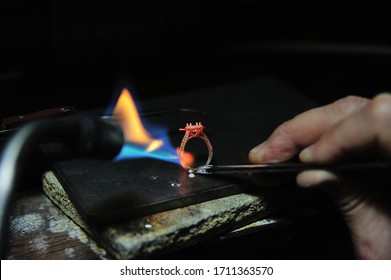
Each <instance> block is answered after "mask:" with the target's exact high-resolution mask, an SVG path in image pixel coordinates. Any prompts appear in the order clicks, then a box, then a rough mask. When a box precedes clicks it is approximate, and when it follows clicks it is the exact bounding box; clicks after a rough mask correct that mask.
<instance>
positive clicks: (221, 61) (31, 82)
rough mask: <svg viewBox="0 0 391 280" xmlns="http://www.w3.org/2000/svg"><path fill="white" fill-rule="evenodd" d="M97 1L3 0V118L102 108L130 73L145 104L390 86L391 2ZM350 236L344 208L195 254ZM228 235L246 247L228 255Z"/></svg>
mask: <svg viewBox="0 0 391 280" xmlns="http://www.w3.org/2000/svg"><path fill="white" fill-rule="evenodd" d="M97 2H98V1H73V0H68V1H49V0H43V1H20V0H15V1H1V3H0V98H1V100H0V118H1V117H5V116H10V115H17V114H24V113H29V112H33V111H36V110H40V109H45V108H50V107H55V106H63V105H72V106H75V107H76V108H77V109H78V110H87V109H94V108H102V107H105V106H106V105H108V104H109V102H110V100H111V98H112V95H113V94H114V92H115V91H116V89H117V87H118V85H119V84H120V83H122V82H125V81H126V82H128V83H131V84H132V86H133V88H134V89H135V93H136V95H137V97H138V99H139V100H143V99H147V98H151V97H155V96H162V95H165V94H174V93H180V92H183V91H188V90H192V89H198V88H205V87H209V86H214V85H220V84H227V83H230V82H234V81H239V80H245V79H251V78H254V77H265V76H271V77H275V78H278V79H279V80H281V81H282V82H284V83H286V84H288V85H290V86H292V87H293V88H295V89H297V90H298V91H299V92H301V93H303V94H305V95H307V96H309V97H311V98H313V99H314V100H315V101H317V102H318V103H320V104H324V103H327V102H330V101H332V100H335V99H337V98H339V97H342V96H345V95H348V94H355V95H361V96H366V97H372V96H373V95H375V94H376V93H378V92H381V91H390V90H391V79H390V75H389V72H390V70H389V69H390V66H391V32H390V31H391V30H390V29H391V24H390V23H389V8H388V6H385V5H380V4H379V3H377V2H375V1H370V2H369V1H367V2H366V3H363V4H357V3H355V4H350V5H347V4H346V5H344V4H341V2H342V1H339V2H338V3H337V4H334V3H332V2H330V1H316V3H317V4H308V3H305V2H304V1H266V0H264V1H250V0H241V1H213V0H209V1H207V0H198V1H164V0H150V1H145V0H135V1H108V2H105V3H97ZM292 3H294V4H292ZM238 94H240V93H238ZM254 100H257V102H261V101H262V92H259V95H257V96H254ZM205 102H208V100H205ZM162 106H166V107H171V106H170V104H162ZM336 217H337V220H336V219H335V218H336ZM331 223H333V224H331ZM330 225H331V226H330ZM276 239H277V242H279V244H280V246H279V247H278V248H279V249H278V250H277V251H276V246H275V245H276V243H275V242H276V241H275V240H276ZM348 239H349V238H348V235H347V232H346V228H345V227H344V226H343V222H342V220H341V218H340V217H339V216H338V213H334V214H330V213H326V214H325V215H324V216H320V217H318V219H317V220H313V219H310V220H305V221H301V222H299V224H298V225H297V224H296V225H293V226H287V227H285V228H284V229H283V230H281V229H275V230H272V229H271V230H266V231H265V232H263V233H262V232H261V233H258V234H256V235H251V236H247V237H245V238H241V239H237V238H236V239H235V238H233V239H230V240H228V241H226V242H223V243H217V245H216V243H215V245H213V243H212V244H210V243H207V244H204V245H200V246H198V247H196V248H193V251H192V255H191V256H193V257H194V258H198V257H199V258H203V257H205V255H204V254H205V251H204V250H205V249H206V248H208V247H212V248H217V249H216V250H214V252H215V255H210V256H209V257H210V258H213V257H218V258H222V257H227V258H229V257H231V255H233V256H232V257H233V258H236V257H237V258H239V257H240V256H241V255H240V254H243V257H244V258H246V257H247V256H248V253H249V252H247V251H246V250H249V248H250V249H251V248H253V249H252V250H253V251H254V252H250V253H257V254H259V252H264V253H263V254H264V255H261V257H262V256H263V257H265V258H300V252H301V253H302V256H304V258H309V257H315V258H337V259H338V258H351V257H352V251H351V248H350V244H349V240H348ZM260 240H263V242H260V243H258V242H259V241H260ZM292 240H296V242H292ZM319 240H321V241H322V242H319ZM269 241H270V242H269ZM230 242H231V243H234V244H236V245H235V246H236V247H238V246H239V247H240V246H242V247H243V248H246V249H245V250H243V252H240V254H239V255H238V251H237V250H236V249H235V250H232V252H231V251H229V249H226V248H231V247H229V246H228V245H229V244H230ZM248 244H250V246H247V247H245V246H246V245H248ZM254 244H260V245H259V246H261V249H262V246H264V247H263V248H265V246H266V247H267V246H269V247H270V248H269V247H268V248H269V249H267V250H263V251H262V250H259V246H258V247H256V246H254ZM304 244H305V245H306V246H302V245H304ZM213 246H214V247H213ZM220 247H221V248H220ZM236 247H235V248H236ZM219 248H220V250H219ZM224 249H225V250H224ZM212 251H213V250H212ZM227 251H229V252H228V253H231V255H229V254H228V253H227ZM255 251H256V252H255ZM265 252H266V253H265ZM188 253H189V252H185V253H184V254H185V255H186V254H188ZM209 254H210V252H209ZM227 254H228V255H227ZM273 254H275V255H273ZM297 254H299V256H298V255H297ZM178 256H179V257H181V255H173V257H174V258H175V257H176V258H178Z"/></svg>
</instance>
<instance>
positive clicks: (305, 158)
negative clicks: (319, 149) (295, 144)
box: [299, 148, 314, 162]
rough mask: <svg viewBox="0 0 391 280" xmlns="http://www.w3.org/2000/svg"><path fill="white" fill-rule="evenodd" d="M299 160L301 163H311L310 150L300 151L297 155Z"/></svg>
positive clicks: (311, 154)
mask: <svg viewBox="0 0 391 280" xmlns="http://www.w3.org/2000/svg"><path fill="white" fill-rule="evenodd" d="M299 158H300V160H301V161H302V162H311V161H313V159H314V156H313V153H312V150H311V149H310V148H306V149H304V150H302V151H301V152H300V154H299Z"/></svg>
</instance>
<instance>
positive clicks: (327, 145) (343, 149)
mask: <svg viewBox="0 0 391 280" xmlns="http://www.w3.org/2000/svg"><path fill="white" fill-rule="evenodd" d="M369 151H375V152H377V153H379V154H380V155H381V154H383V155H384V156H391V95H390V94H380V95H378V96H376V97H375V98H374V99H373V100H371V101H370V102H368V104H367V105H366V106H365V107H364V108H363V109H362V110H359V111H357V112H355V113H354V114H352V115H350V116H349V117H347V118H345V119H343V120H342V121H340V122H339V123H338V124H336V125H335V126H333V127H332V128H331V129H328V130H327V131H325V132H324V133H323V134H322V136H321V137H320V138H319V139H318V140H317V141H316V142H315V143H314V144H312V145H310V146H309V147H308V148H306V149H304V150H303V151H302V152H301V153H300V159H301V160H302V161H303V162H317V163H328V162H333V161H339V160H342V159H345V158H347V157H352V156H357V155H360V156H362V155H363V154H366V153H368V152H369Z"/></svg>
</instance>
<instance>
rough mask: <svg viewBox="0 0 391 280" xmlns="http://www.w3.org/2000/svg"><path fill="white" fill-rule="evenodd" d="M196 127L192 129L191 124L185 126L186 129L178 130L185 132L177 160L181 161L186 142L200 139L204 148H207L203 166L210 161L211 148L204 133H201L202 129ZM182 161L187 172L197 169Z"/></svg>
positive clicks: (211, 155)
mask: <svg viewBox="0 0 391 280" xmlns="http://www.w3.org/2000/svg"><path fill="white" fill-rule="evenodd" d="M196 125H197V126H199V127H197V129H192V127H193V126H192V125H191V124H190V125H187V126H186V128H182V129H180V130H185V131H186V133H185V135H184V136H183V139H182V142H181V145H180V147H179V150H180V153H179V158H180V159H181V161H182V160H183V158H182V157H183V154H184V152H185V147H186V144H187V141H189V140H190V139H193V138H201V139H202V140H204V142H205V144H206V147H207V148H208V159H207V160H206V162H205V164H204V165H208V164H209V163H210V162H211V161H212V157H213V147H212V144H211V143H210V141H209V139H208V136H206V134H205V132H204V131H203V128H204V127H203V126H202V125H201V124H198V123H197V124H196ZM183 161H184V163H185V164H186V167H187V168H188V169H189V170H196V169H197V167H192V166H190V165H189V164H188V163H187V162H186V161H185V160H183ZM202 166H203V165H202Z"/></svg>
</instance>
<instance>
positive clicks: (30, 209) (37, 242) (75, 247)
mask: <svg viewBox="0 0 391 280" xmlns="http://www.w3.org/2000/svg"><path fill="white" fill-rule="evenodd" d="M106 258H110V256H109V254H108V253H107V252H106V250H104V249H102V248H101V247H100V246H99V245H98V244H97V243H96V242H95V241H93V240H92V239H91V238H90V237H89V235H88V234H87V233H86V232H85V231H84V230H83V229H81V228H80V227H79V226H78V225H76V224H75V223H74V222H73V221H72V220H70V219H69V218H68V217H67V216H65V215H64V213H63V212H62V211H61V210H60V209H58V208H57V207H56V206H55V205H54V204H53V203H52V202H51V201H50V200H49V199H48V198H47V196H46V195H45V194H44V193H43V191H35V192H32V193H27V194H24V195H23V196H20V197H19V198H18V199H17V200H16V202H15V207H14V211H13V214H12V217H11V224H10V239H9V252H8V255H7V259H19V260H20V259H37V260H38V259H106Z"/></svg>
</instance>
